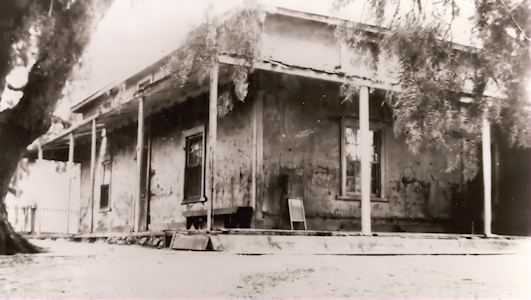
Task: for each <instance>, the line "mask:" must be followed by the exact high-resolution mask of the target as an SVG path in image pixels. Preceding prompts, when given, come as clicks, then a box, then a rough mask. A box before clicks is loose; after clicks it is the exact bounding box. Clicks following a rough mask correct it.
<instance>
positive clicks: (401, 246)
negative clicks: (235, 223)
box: [210, 234, 530, 255]
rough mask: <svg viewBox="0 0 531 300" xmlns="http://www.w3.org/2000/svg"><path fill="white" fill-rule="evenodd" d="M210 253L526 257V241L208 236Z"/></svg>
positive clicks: (528, 245)
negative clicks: (490, 255)
mask: <svg viewBox="0 0 531 300" xmlns="http://www.w3.org/2000/svg"><path fill="white" fill-rule="evenodd" d="M210 241H211V245H212V249H213V250H215V251H224V252H231V253H239V254H275V253H291V254H338V255H339V254H342V255H456V254H521V253H529V250H530V241H529V239H513V240H507V239H505V240H499V239H471V238H443V239H437V238H418V237H417V238H412V237H398V236H389V237H380V236H376V237H375V236H341V237H340V236H285V235H255V236H253V235H231V234H218V235H211V236H210Z"/></svg>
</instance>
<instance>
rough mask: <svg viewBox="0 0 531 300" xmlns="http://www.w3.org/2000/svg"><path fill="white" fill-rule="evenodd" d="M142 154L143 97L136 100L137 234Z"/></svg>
mask: <svg viewBox="0 0 531 300" xmlns="http://www.w3.org/2000/svg"><path fill="white" fill-rule="evenodd" d="M143 154H144V97H140V98H139V99H138V130H137V137H136V176H135V178H136V184H135V197H134V199H135V203H134V216H135V218H134V224H133V231H134V232H138V231H139V229H140V226H141V224H140V223H141V222H142V220H141V218H140V215H141V211H140V210H141V209H142V187H143V185H144V184H143V182H142V158H143V156H144V155H143Z"/></svg>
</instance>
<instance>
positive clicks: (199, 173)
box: [184, 134, 203, 199]
mask: <svg viewBox="0 0 531 300" xmlns="http://www.w3.org/2000/svg"><path fill="white" fill-rule="evenodd" d="M202 179H203V135H202V134H198V135H194V136H191V137H188V138H186V168H185V173H184V198H185V199H193V198H199V197H201V195H202V193H201V187H202Z"/></svg>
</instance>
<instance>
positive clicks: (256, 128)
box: [251, 90, 264, 228]
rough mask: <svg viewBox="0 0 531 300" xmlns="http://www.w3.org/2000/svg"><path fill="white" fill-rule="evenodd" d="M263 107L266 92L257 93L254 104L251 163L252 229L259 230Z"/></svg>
mask: <svg viewBox="0 0 531 300" xmlns="http://www.w3.org/2000/svg"><path fill="white" fill-rule="evenodd" d="M263 106H264V91H263V90H259V91H257V93H256V97H255V98H254V104H253V133H252V145H253V150H252V163H251V207H252V208H253V214H254V216H253V221H252V223H251V227H252V228H258V227H259V226H260V225H261V221H262V201H261V193H262V186H261V185H260V181H261V175H262V174H261V171H262V165H263V158H262V157H263V153H264V146H263Z"/></svg>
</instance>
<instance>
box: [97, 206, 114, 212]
mask: <svg viewBox="0 0 531 300" xmlns="http://www.w3.org/2000/svg"><path fill="white" fill-rule="evenodd" d="M110 211H111V208H110V207H106V208H100V210H99V211H98V212H100V213H104V212H110Z"/></svg>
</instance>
